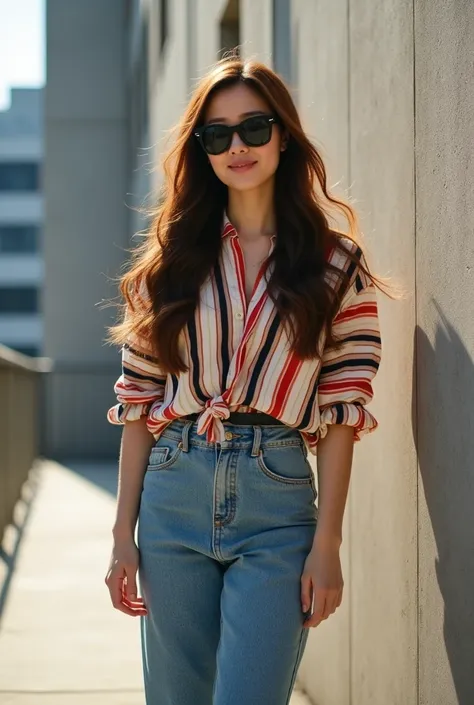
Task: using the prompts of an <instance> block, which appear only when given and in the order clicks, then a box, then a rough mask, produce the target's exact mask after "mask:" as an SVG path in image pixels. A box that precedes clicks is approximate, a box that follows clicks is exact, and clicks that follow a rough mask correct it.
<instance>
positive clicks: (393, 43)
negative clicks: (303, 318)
mask: <svg viewBox="0 0 474 705" xmlns="http://www.w3.org/2000/svg"><path fill="white" fill-rule="evenodd" d="M292 23H293V32H292V34H293V36H298V37H299V46H298V48H297V50H296V55H295V56H296V60H297V63H298V65H297V67H296V75H297V76H298V83H297V86H296V95H297V98H298V102H299V108H300V111H301V113H302V116H303V117H304V119H305V122H306V124H307V127H308V130H309V131H310V132H311V133H312V134H313V135H314V136H315V138H316V142H317V143H318V144H319V145H320V146H321V148H322V151H323V154H324V155H325V157H326V161H327V164H328V167H329V173H330V177H331V178H330V181H331V183H335V182H338V183H339V186H338V187H337V188H336V191H337V190H338V189H339V188H341V187H342V188H344V187H346V186H348V187H349V190H350V195H351V197H352V199H353V201H354V205H355V206H356V208H357V211H358V213H359V216H360V218H361V224H362V228H363V232H364V236H365V242H366V245H367V247H368V250H369V253H370V255H371V260H372V264H373V265H374V267H375V269H376V271H378V272H379V273H380V274H382V275H389V276H393V277H394V278H395V280H396V281H397V282H400V283H401V284H402V285H403V286H404V287H405V290H406V296H405V298H404V299H403V300H401V301H398V302H394V301H391V300H390V299H388V298H386V297H384V296H383V295H381V296H380V298H379V302H380V317H381V325H382V334H383V359H382V365H381V367H380V371H379V374H378V376H377V379H376V384H375V398H374V401H373V403H372V409H373V411H374V413H375V415H376V416H377V418H378V419H379V422H380V428H379V429H378V431H377V433H376V434H374V435H373V436H369V437H366V438H365V439H364V440H363V442H362V443H361V445H360V446H356V449H355V453H354V465H353V476H352V480H351V487H350V491H349V500H348V511H347V512H346V516H345V521H344V541H343V547H342V548H343V550H342V559H343V570H344V577H345V597H344V602H343V604H342V605H341V608H340V609H339V610H338V612H337V613H336V614H335V615H332V616H331V617H330V619H329V620H328V621H327V622H326V623H323V624H322V625H321V626H320V627H319V628H317V629H315V630H313V633H312V634H311V636H310V640H309V642H308V647H307V650H306V653H305V657H304V659H303V663H302V667H301V672H300V679H301V680H302V682H303V685H304V687H305V688H306V690H307V692H308V693H309V695H310V696H311V698H312V699H313V700H314V702H315V703H316V704H317V705H359V704H363V705H372V704H373V705H379V703H382V702H383V703H390V704H391V705H411V704H413V705H414V704H415V703H416V704H417V705H418V704H419V705H422V704H423V705H425V704H426V705H455V703H463V704H466V705H467V704H468V703H469V704H470V703H472V702H474V680H473V678H472V663H474V617H473V613H474V610H473V607H472V600H470V599H469V597H468V595H472V594H473V593H474V590H473V588H474V565H473V564H472V561H468V556H469V555H470V554H472V545H473V539H474V535H473V534H474V528H473V526H474V525H473V523H472V521H471V520H470V511H469V508H470V507H471V506H472V501H473V494H474V486H473V483H472V467H473V457H472V455H473V448H472V442H471V443H469V439H470V437H472V431H473V429H474V423H473V412H472V408H473V407H472V399H473V398H474V374H473V363H472V360H473V355H474V329H473V324H472V321H473V320H474V318H473V310H472V309H473V297H472V286H473V279H472V276H473V275H472V271H473V259H474V232H473V230H474V228H473V225H474V214H473V204H472V199H469V197H468V194H472V192H473V176H474V173H473V172H474V168H473V163H472V157H471V152H472V149H471V147H470V145H471V144H472V127H471V125H470V120H471V117H470V116H472V114H473V102H474V86H473V60H474V40H473V37H474V6H473V5H472V3H470V2H467V1H465V2H456V3H444V2H441V1H440V2H436V3H435V6H434V5H433V3H428V2H425V1H417V0H415V2H413V1H412V0H402V1H400V2H394V1H391V2H386V3H375V4H374V3H369V2H367V1H366V0H337V1H336V2H334V3H331V4H329V3H314V4H310V3H305V2H304V1H302V0H293V3H292ZM294 70H295V69H294Z"/></svg>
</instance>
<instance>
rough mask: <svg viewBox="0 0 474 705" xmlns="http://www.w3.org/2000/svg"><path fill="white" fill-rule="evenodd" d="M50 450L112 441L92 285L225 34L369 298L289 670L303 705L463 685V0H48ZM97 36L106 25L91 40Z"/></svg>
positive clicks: (111, 269) (470, 579) (467, 378)
mask: <svg viewBox="0 0 474 705" xmlns="http://www.w3.org/2000/svg"><path fill="white" fill-rule="evenodd" d="M47 26H48V47H49V49H48V86H47V92H46V138H47V139H46V141H47V153H46V173H45V188H46V247H45V251H46V281H47V286H46V291H45V354H46V355H48V356H51V357H52V358H53V359H54V360H55V363H56V372H55V373H53V375H51V376H50V383H49V384H50V389H49V404H48V428H49V430H48V437H47V448H48V452H50V453H52V454H56V455H65V454H66V455H79V456H81V457H87V456H88V457H99V456H104V455H108V456H110V455H113V456H116V454H117V452H118V443H119V436H120V430H119V429H117V428H112V427H110V425H108V424H107V423H106V421H105V411H106V409H107V408H108V407H109V406H110V405H111V404H112V403H113V399H114V398H113V394H112V387H113V383H114V381H115V380H116V378H117V376H118V371H119V354H118V351H116V350H114V349H112V348H111V347H109V346H106V345H104V344H103V338H104V326H105V325H106V324H108V323H110V322H112V321H113V319H114V312H111V313H110V315H109V311H110V309H105V310H99V309H98V307H97V304H98V303H99V302H100V301H101V300H102V299H104V298H109V297H111V296H115V295H116V293H117V292H116V287H115V285H114V284H112V283H111V282H110V280H109V279H108V278H107V277H113V276H117V274H118V272H119V270H120V268H121V267H122V265H124V264H125V262H126V261H127V256H128V253H127V251H126V249H127V248H128V247H130V245H131V243H132V241H131V237H132V235H133V233H136V232H137V231H138V230H139V229H140V228H141V227H142V226H143V223H144V221H143V219H142V218H140V216H139V214H138V213H137V212H136V211H134V210H133V208H134V207H135V206H136V205H137V204H140V203H143V202H144V201H145V200H146V201H147V202H148V203H153V200H154V199H155V198H156V193H157V189H158V188H159V185H160V180H161V174H160V169H159V160H160V158H161V156H162V154H163V151H164V149H165V148H166V145H167V140H168V139H169V137H168V134H167V131H168V130H169V129H170V128H171V127H172V125H173V124H174V123H175V122H176V121H177V119H178V118H179V116H180V114H181V112H182V110H183V108H184V106H185V104H186V101H187V99H188V97H189V94H190V91H191V90H192V87H193V85H194V82H195V81H196V79H198V78H199V76H200V75H202V74H203V73H204V72H205V71H206V69H207V68H208V67H209V66H210V65H211V64H212V63H213V62H214V61H215V59H216V58H217V57H218V56H220V55H221V54H222V53H223V51H225V50H226V49H227V48H232V47H233V46H235V45H236V44H238V45H239V46H240V51H241V53H242V55H243V56H257V57H258V58H260V59H263V60H264V61H265V62H267V63H269V64H270V65H271V66H274V67H275V68H277V70H278V71H280V72H281V74H282V75H283V76H284V77H285V78H286V79H287V80H288V81H289V82H290V84H291V90H292V92H293V95H294V97H295V100H296V103H297V106H298V108H299V110H300V113H301V117H302V120H303V123H304V126H305V128H306V130H307V132H308V133H309V134H310V136H311V137H312V138H313V139H314V140H315V142H316V144H317V145H318V146H319V147H320V150H321V152H322V155H323V157H324V159H325V162H326V164H327V168H328V175H329V183H330V184H331V185H333V186H334V189H333V190H335V192H336V193H337V192H339V193H343V194H349V195H350V197H351V200H352V202H353V204H354V205H355V206H356V208H357V211H358V213H359V216H360V220H361V225H362V229H363V232H364V240H365V244H366V246H367V248H368V252H369V254H370V260H371V263H372V265H373V266H374V269H375V270H376V271H377V272H379V273H380V274H382V275H385V276H392V277H394V278H395V280H396V281H401V283H402V285H403V286H404V287H405V289H406V291H407V292H408V296H407V297H406V298H405V299H403V300H402V301H397V302H394V301H391V300H389V299H387V298H386V297H383V296H381V297H380V317H381V327H382V336H383V340H382V342H383V359H382V365H381V368H380V371H379V374H378V375H377V378H376V382H375V398H374V401H373V403H372V405H371V408H372V411H373V413H374V414H375V416H376V417H377V418H378V420H379V424H380V425H379V429H378V430H377V432H376V433H375V434H372V435H371V436H370V437H367V438H365V439H364V440H363V442H362V443H361V444H360V446H358V447H356V449H355V454H354V466H353V477H352V479H351V487H350V491H349V497H348V506H347V510H346V514H345V520H344V540H343V545H342V561H343V572H344V580H345V593H344V598H343V603H342V605H341V607H340V609H339V610H338V611H337V612H336V614H334V615H332V616H331V617H330V618H329V619H328V620H327V621H326V622H323V623H322V624H321V625H320V626H319V627H318V628H317V629H315V630H313V632H312V634H311V637H310V640H309V643H308V648H307V651H306V654H305V657H304V660H303V663H302V667H301V671H300V680H301V682H302V684H303V685H304V687H305V688H306V690H307V692H308V694H309V696H310V697H311V698H312V699H313V701H314V702H315V703H318V705H319V704H320V705H380V703H384V704H387V705H389V704H390V705H422V704H424V703H429V705H455V704H456V703H458V702H459V703H461V702H462V703H470V702H474V681H473V679H472V661H473V656H474V651H473V643H474V607H473V603H472V599H471V596H472V592H473V588H474V568H473V566H472V561H470V560H469V558H470V555H471V554H472V545H473V544H474V522H472V521H471V516H472V511H471V507H472V503H473V500H474V496H473V495H474V492H473V487H472V467H473V465H474V447H473V445H472V442H471V438H472V430H473V428H474V423H473V418H474V411H473V403H472V400H473V399H474V367H473V360H474V347H473V340H474V327H473V326H474V324H473V321H474V315H473V313H474V311H473V303H472V302H473V301H474V297H473V296H472V287H473V282H472V272H473V271H474V262H473V258H474V232H473V227H474V226H473V222H474V219H473V205H472V199H470V198H469V197H468V195H469V194H471V193H472V191H473V181H474V173H473V171H474V166H473V164H474V163H473V161H472V158H471V156H470V155H471V143H472V127H471V115H472V114H473V109H474V90H472V49H473V47H472V37H473V36H474V4H472V3H471V2H470V1H469V0H459V2H456V3H446V2H444V0H430V2H428V0H410V1H408V0H402V1H399V2H393V1H389V2H385V3H373V2H370V1H369V0H331V2H328V1H327V2H324V1H320V2H319V1H318V2H307V0H286V1H285V0H240V1H239V2H236V1H234V0H230V1H227V0H173V1H171V0H147V1H145V0H143V1H141V2H139V0H135V2H133V1H131V0H130V1H129V2H125V1H123V0H101V2H100V3H83V2H80V1H79V0H75V1H71V2H68V3H64V2H62V1H61V0H49V3H48V24H47ZM105 39H106V41H105Z"/></svg>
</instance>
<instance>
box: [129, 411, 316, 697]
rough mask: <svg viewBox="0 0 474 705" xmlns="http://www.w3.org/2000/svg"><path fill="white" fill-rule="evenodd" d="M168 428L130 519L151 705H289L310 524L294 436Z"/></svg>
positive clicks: (309, 484) (311, 506)
mask: <svg viewBox="0 0 474 705" xmlns="http://www.w3.org/2000/svg"><path fill="white" fill-rule="evenodd" d="M224 426H225V430H226V432H227V433H226V437H228V440H226V441H225V442H223V443H208V442H206V440H205V437H203V436H200V435H198V434H197V432H196V422H194V421H193V420H189V419H177V420H175V421H173V422H172V423H171V424H170V425H169V426H168V427H167V428H166V429H165V431H164V432H163V433H162V435H161V437H160V438H159V439H158V441H156V443H155V445H154V447H153V448H152V449H151V453H150V457H149V464H148V466H147V469H146V472H145V476H144V481H143V491H142V495H141V501H140V510H139V517H138V533H137V541H138V547H139V552H140V563H139V581H140V588H141V594H142V596H143V598H144V601H145V605H146V606H147V609H148V614H147V616H146V617H140V620H141V639H142V658H143V673H144V683H145V693H146V702H147V704H148V705H287V703H288V702H289V699H290V696H291V692H292V689H293V686H294V682H295V678H296V673H297V670H298V667H299V664H300V661H301V657H302V655H303V652H304V649H305V647H306V642H307V638H308V634H309V629H308V628H305V627H303V622H304V619H305V617H306V616H307V615H308V614H310V612H311V610H309V611H308V613H303V612H302V607H301V597H300V595H301V589H300V585H301V583H300V578H301V574H302V572H303V567H304V562H305V559H306V557H307V555H308V553H309V551H310V550H311V547H312V543H313V537H314V532H315V529H316V522H317V507H316V504H315V500H316V498H317V492H316V487H315V484H314V476H313V471H312V468H311V465H310V464H309V462H308V460H307V451H306V447H305V446H304V443H303V440H302V438H301V436H300V434H299V432H298V431H296V430H294V429H291V428H290V427H288V426H279V425H274V426H273V425H272V426H265V425H261V426H240V425H234V424H231V423H229V422H224Z"/></svg>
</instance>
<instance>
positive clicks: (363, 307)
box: [334, 301, 377, 322]
mask: <svg viewBox="0 0 474 705" xmlns="http://www.w3.org/2000/svg"><path fill="white" fill-rule="evenodd" d="M376 315H377V304H376V303H372V302H369V301H367V302H364V303H360V304H355V305H354V306H348V307H347V308H346V309H345V310H344V311H340V312H339V313H338V314H337V315H336V316H335V318H334V322H336V321H345V320H349V319H350V318H357V317H358V316H360V317H362V316H376Z"/></svg>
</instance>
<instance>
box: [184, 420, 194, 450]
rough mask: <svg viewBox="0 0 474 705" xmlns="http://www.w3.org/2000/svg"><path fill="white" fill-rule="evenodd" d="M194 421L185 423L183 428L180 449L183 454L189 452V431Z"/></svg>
mask: <svg viewBox="0 0 474 705" xmlns="http://www.w3.org/2000/svg"><path fill="white" fill-rule="evenodd" d="M193 423H194V421H193V420H192V419H191V420H190V421H186V422H185V424H184V427H183V433H182V435H181V447H182V449H183V451H184V452H185V453H187V452H188V451H189V440H188V436H189V429H190V428H191V426H192V425H193Z"/></svg>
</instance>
